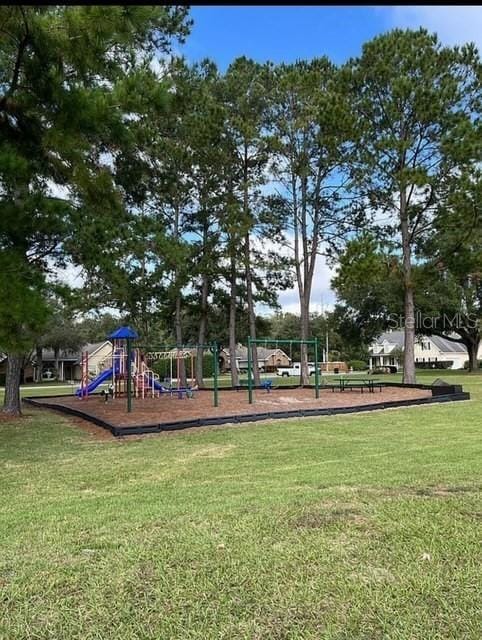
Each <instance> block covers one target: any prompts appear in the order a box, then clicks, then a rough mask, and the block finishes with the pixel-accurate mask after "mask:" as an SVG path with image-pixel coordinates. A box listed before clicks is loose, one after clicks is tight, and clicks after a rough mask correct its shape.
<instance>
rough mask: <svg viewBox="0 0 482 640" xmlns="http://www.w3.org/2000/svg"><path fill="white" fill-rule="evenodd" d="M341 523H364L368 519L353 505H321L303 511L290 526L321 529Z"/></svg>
mask: <svg viewBox="0 0 482 640" xmlns="http://www.w3.org/2000/svg"><path fill="white" fill-rule="evenodd" d="M341 523H345V524H355V525H366V524H367V523H368V520H367V518H366V517H365V516H364V515H363V514H362V512H361V511H360V510H359V509H356V508H355V507H353V506H341V505H340V506H338V507H336V508H334V509H333V508H331V509H330V508H326V507H324V506H321V507H320V508H319V509H312V510H310V511H304V512H303V513H302V514H301V515H299V516H297V517H295V518H294V519H293V520H292V521H291V526H292V527H293V528H295V529H321V528H323V527H328V526H330V525H334V524H341Z"/></svg>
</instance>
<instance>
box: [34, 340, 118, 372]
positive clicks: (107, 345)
mask: <svg viewBox="0 0 482 640" xmlns="http://www.w3.org/2000/svg"><path fill="white" fill-rule="evenodd" d="M85 353H87V355H88V357H87V361H88V369H89V374H90V376H96V375H97V374H98V373H99V372H100V371H102V370H103V369H105V368H107V367H110V366H112V343H111V342H110V341H109V340H104V341H103V342H95V343H88V344H86V345H84V346H83V347H82V348H81V349H80V350H79V351H68V350H62V349H61V350H60V352H59V356H58V365H59V370H58V377H57V379H58V380H60V381H63V380H80V379H81V377H82V357H83V354H85ZM54 378H55V353H54V352H53V351H52V350H51V349H43V351H42V379H43V380H49V379H54Z"/></svg>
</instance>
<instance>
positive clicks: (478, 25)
mask: <svg viewBox="0 0 482 640" xmlns="http://www.w3.org/2000/svg"><path fill="white" fill-rule="evenodd" d="M379 11H384V12H388V20H389V23H390V26H391V27H403V28H406V27H409V28H418V27H425V28H426V29H428V30H429V31H435V32H436V33H437V35H438V36H439V38H440V40H441V41H442V42H443V43H444V44H447V45H456V44H458V45H461V44H465V43H466V42H475V44H476V45H477V47H478V48H479V49H482V6H455V5H453V6H438V7H436V6H435V7H430V6H394V7H384V8H380V9H379Z"/></svg>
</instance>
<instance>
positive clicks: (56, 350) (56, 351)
mask: <svg viewBox="0 0 482 640" xmlns="http://www.w3.org/2000/svg"><path fill="white" fill-rule="evenodd" d="M54 360H55V362H54V367H55V379H56V380H59V349H58V348H57V349H54Z"/></svg>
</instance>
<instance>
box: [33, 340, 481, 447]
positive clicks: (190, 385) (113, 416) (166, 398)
mask: <svg viewBox="0 0 482 640" xmlns="http://www.w3.org/2000/svg"><path fill="white" fill-rule="evenodd" d="M109 338H110V339H111V340H112V353H111V356H110V358H108V361H107V362H106V363H105V365H106V366H105V368H104V369H102V370H101V371H100V373H97V375H95V376H94V377H92V373H91V371H90V370H89V363H88V354H85V358H83V359H82V380H81V384H80V387H79V388H78V389H77V391H76V392H75V395H74V396H65V395H61V396H50V397H43V398H42V397H38V398H30V399H28V402H30V403H31V404H35V405H37V406H43V407H45V408H50V409H55V410H58V411H62V412H64V413H68V414H70V415H75V416H78V417H80V418H83V419H86V420H89V421H91V422H93V423H95V424H97V425H99V426H102V427H104V428H106V429H108V430H110V431H111V433H112V434H113V435H116V436H122V435H132V434H140V433H150V432H158V431H165V430H166V431H167V430H177V429H185V428H190V427H198V426H206V425H217V424H232V423H240V422H250V421H258V420H270V419H280V418H295V417H298V418H300V417H305V416H315V415H331V414H336V413H354V412H358V411H368V410H375V409H383V408H395V407H400V406H407V405H410V404H426V403H432V402H441V401H447V400H465V399H467V398H468V397H469V396H468V394H466V393H464V392H463V391H462V388H461V387H460V388H455V387H451V386H450V385H449V386H448V387H445V388H444V387H441V388H440V387H439V388H436V387H432V386H430V385H401V384H397V383H392V384H390V383H385V382H381V381H378V380H376V379H374V378H373V377H368V378H360V377H358V378H354V377H352V378H349V377H339V378H338V379H336V380H331V381H328V380H323V379H321V376H320V374H319V369H318V343H317V341H316V340H297V341H286V342H289V343H290V345H291V343H292V342H296V343H297V344H299V345H300V346H301V347H302V348H304V349H306V355H307V356H308V355H309V354H308V349H309V348H310V347H311V348H312V349H313V356H314V376H313V377H314V384H307V385H303V384H301V380H300V383H299V384H295V385H293V384H292V385H287V384H281V383H280V382H281V381H280V379H279V378H278V379H276V376H273V378H274V379H266V378H264V379H263V380H262V381H260V384H258V386H255V384H254V377H253V375H252V366H251V355H250V353H251V347H252V345H253V344H256V343H260V342H265V341H256V340H252V339H251V338H248V373H247V379H246V378H242V379H240V381H239V383H240V384H239V385H238V386H236V387H234V388H233V387H231V388H227V389H226V388H220V387H219V375H218V364H219V362H218V356H219V350H218V345H217V344H216V343H214V344H213V345H195V346H194V347H188V346H185V345H184V346H183V345H178V346H176V347H174V348H172V347H160V348H159V349H150V350H149V349H146V348H140V347H137V348H133V346H132V342H133V341H134V340H137V338H138V336H137V333H136V332H135V331H134V330H133V329H131V328H130V327H119V329H117V330H116V331H114V332H113V333H112V334H111V335H110V336H109ZM205 350H208V354H207V355H208V358H209V361H210V363H211V365H212V377H211V378H210V379H209V386H208V385H204V384H203V385H202V386H199V385H198V384H197V382H196V377H195V368H196V365H195V358H196V356H195V354H197V357H198V358H201V359H202V360H201V364H202V365H203V367H204V366H205V364H206V363H205V360H204V351H205ZM156 362H157V363H158V364H159V363H161V364H162V366H161V367H160V368H159V366H158V367H157V371H158V372H160V371H161V372H163V374H162V375H161V374H160V373H156V369H155V368H154V367H156ZM197 369H198V372H199V367H197ZM204 373H205V372H204ZM204 373H203V375H204ZM206 381H207V378H206ZM106 384H108V385H109V386H108V388H105V386H106Z"/></svg>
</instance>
